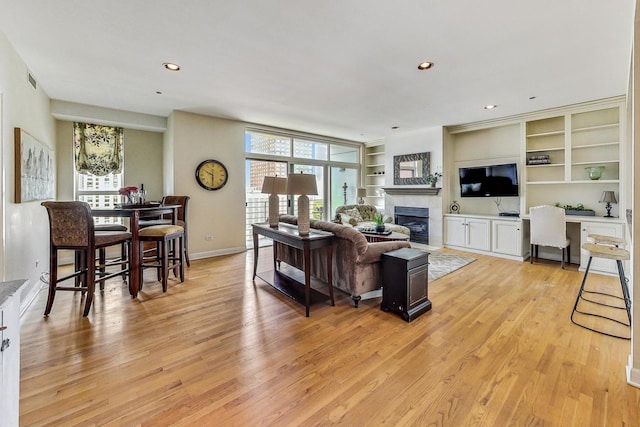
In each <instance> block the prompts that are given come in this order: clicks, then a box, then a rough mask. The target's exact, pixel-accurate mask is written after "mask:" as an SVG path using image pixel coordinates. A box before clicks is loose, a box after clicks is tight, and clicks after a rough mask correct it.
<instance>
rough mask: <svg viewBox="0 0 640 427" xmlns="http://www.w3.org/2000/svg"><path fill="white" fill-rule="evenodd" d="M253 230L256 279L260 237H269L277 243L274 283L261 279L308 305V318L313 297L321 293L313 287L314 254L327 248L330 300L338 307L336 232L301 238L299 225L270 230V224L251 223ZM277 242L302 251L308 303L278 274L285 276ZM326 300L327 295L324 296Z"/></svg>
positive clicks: (317, 233) (274, 245) (274, 255)
mask: <svg viewBox="0 0 640 427" xmlns="http://www.w3.org/2000/svg"><path fill="white" fill-rule="evenodd" d="M251 227H253V279H254V280H255V278H256V276H257V270H258V250H259V246H258V235H263V236H265V237H269V238H270V239H272V240H273V270H274V272H273V280H271V281H270V280H266V279H265V278H263V277H260V276H258V277H260V278H261V279H262V280H264V281H265V282H267V283H268V284H270V285H271V286H273V287H274V288H276V289H277V290H278V291H280V292H282V293H284V294H285V295H287V296H289V297H290V298H292V299H294V300H296V301H299V302H301V303H304V305H305V307H306V316H307V317H309V304H310V300H311V295H312V294H319V295H320V296H322V295H323V294H321V293H320V292H317V291H316V290H315V289H312V288H311V251H312V250H314V249H320V248H324V249H325V250H326V251H327V272H328V273H327V279H328V282H329V283H328V284H327V285H328V287H329V298H330V299H331V305H335V302H334V300H333V275H332V262H331V259H332V258H333V233H329V232H326V231H320V230H313V229H312V230H311V231H310V232H309V234H307V235H300V233H298V227H296V226H295V225H290V224H284V223H280V224H278V227H273V228H272V227H270V226H269V224H251ZM276 242H280V243H284V244H285V245H288V246H293V247H294V248H297V249H301V250H302V253H303V260H304V268H303V273H304V283H300V284H303V285H304V301H301V300H300V299H299V298H298V296H297V293H296V292H295V290H292V289H289V288H288V287H287V286H286V285H285V284H284V283H283V282H285V281H284V280H278V275H280V274H281V273H280V272H278V271H276V258H277V251H276ZM289 279H290V280H291V281H294V282H299V281H298V280H296V279H295V278H291V277H289ZM324 296H325V297H326V295H324Z"/></svg>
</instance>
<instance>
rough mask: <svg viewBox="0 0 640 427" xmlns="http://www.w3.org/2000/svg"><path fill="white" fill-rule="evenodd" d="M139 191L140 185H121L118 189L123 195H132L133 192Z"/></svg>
mask: <svg viewBox="0 0 640 427" xmlns="http://www.w3.org/2000/svg"><path fill="white" fill-rule="evenodd" d="M137 191H138V187H135V186H129V187H121V188H120V189H119V190H118V193H120V194H122V195H123V196H130V195H131V193H135V192H137Z"/></svg>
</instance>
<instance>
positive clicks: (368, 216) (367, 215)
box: [335, 204, 411, 236]
mask: <svg viewBox="0 0 640 427" xmlns="http://www.w3.org/2000/svg"><path fill="white" fill-rule="evenodd" d="M354 209H355V210H357V211H358V214H359V215H360V218H362V221H360V220H359V218H356V217H355V215H353V213H354V212H353V210H354ZM376 212H378V209H377V208H376V207H375V206H373V205H366V204H359V205H344V206H338V207H337V208H336V216H335V220H336V221H339V222H341V223H343V224H345V221H344V219H345V218H349V220H350V224H349V225H352V226H353V227H356V228H358V227H365V228H374V227H375V225H376V223H375V222H374V221H373V215H374V214H375V213H376ZM345 215H348V217H345ZM384 223H385V224H384V228H385V231H395V232H396V233H402V234H406V235H407V236H409V235H410V233H411V230H409V228H407V227H405V226H403V225H398V224H394V223H393V218H392V217H390V216H389V215H385V219H384Z"/></svg>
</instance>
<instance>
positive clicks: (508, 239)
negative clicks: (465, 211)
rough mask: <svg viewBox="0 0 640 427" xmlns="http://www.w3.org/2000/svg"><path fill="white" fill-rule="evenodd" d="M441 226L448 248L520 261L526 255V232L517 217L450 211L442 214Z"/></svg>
mask: <svg viewBox="0 0 640 427" xmlns="http://www.w3.org/2000/svg"><path fill="white" fill-rule="evenodd" d="M444 229H445V230H444V234H445V236H444V244H445V246H446V247H448V248H453V249H460V250H465V251H470V252H478V253H486V254H487V255H493V256H499V257H503V258H510V259H516V260H520V261H522V260H524V258H525V256H527V255H528V251H527V245H525V244H524V242H528V240H529V238H528V233H526V230H525V227H523V221H522V220H520V219H519V218H505V217H500V216H489V215H458V214H449V215H445V216H444Z"/></svg>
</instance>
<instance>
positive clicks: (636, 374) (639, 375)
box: [627, 354, 640, 388]
mask: <svg viewBox="0 0 640 427" xmlns="http://www.w3.org/2000/svg"><path fill="white" fill-rule="evenodd" d="M627 384H629V385H632V386H634V387H637V388H640V369H638V368H634V367H633V356H632V355H631V354H630V355H629V363H628V364H627Z"/></svg>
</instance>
